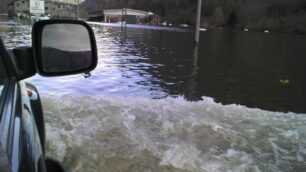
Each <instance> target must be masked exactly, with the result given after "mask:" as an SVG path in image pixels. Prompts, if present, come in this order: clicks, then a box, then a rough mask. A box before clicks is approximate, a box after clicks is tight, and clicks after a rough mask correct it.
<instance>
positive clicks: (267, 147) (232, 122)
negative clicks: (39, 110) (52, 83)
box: [42, 96, 306, 172]
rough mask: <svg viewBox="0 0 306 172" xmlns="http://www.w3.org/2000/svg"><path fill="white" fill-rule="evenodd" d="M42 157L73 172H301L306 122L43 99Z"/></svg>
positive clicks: (284, 116) (204, 105)
mask: <svg viewBox="0 0 306 172" xmlns="http://www.w3.org/2000/svg"><path fill="white" fill-rule="evenodd" d="M42 99H43V107H44V110H45V115H46V122H47V143H48V144H47V145H48V146H47V148H48V153H49V154H50V155H52V156H55V157H57V158H59V159H61V160H63V161H64V163H65V164H66V165H67V166H68V167H69V169H70V170H71V171H194V172H200V171H301V170H303V169H305V168H306V164H305V161H304V160H305V158H306V137H305V136H306V115H305V114H295V113H280V112H269V111H264V110H260V109H250V108H246V107H244V106H239V105H234V104H233V105H222V104H219V103H216V102H214V100H213V99H212V98H207V97H203V100H201V101H197V102H190V101H187V100H185V99H184V98H181V97H179V98H170V97H169V98H165V99H158V100H154V99H150V98H139V97H137V98H136V97H135V98H131V97H99V98H89V97H81V98H71V97H68V96H64V97H52V96H47V97H43V98H42Z"/></svg>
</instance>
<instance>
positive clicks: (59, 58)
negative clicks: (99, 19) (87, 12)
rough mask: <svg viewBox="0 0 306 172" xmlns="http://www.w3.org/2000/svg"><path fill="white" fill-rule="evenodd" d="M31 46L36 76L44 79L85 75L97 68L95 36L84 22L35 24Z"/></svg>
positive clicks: (58, 21) (43, 22)
mask: <svg viewBox="0 0 306 172" xmlns="http://www.w3.org/2000/svg"><path fill="white" fill-rule="evenodd" d="M32 45H33V46H32V47H33V52H34V59H35V63H36V67H37V72H38V73H39V74H41V75H43V76H61V75H70V74H77V73H88V72H90V71H91V70H93V69H94V68H95V67H96V66H97V61H98V57H97V46H96V41H95V36H94V33H93V31H92V29H91V27H90V26H89V25H88V24H87V23H85V22H83V21H78V20H43V21H38V22H36V23H35V24H34V25H33V30H32Z"/></svg>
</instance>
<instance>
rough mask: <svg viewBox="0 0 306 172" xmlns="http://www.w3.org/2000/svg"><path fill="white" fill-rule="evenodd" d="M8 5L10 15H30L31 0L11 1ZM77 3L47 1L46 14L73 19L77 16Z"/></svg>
mask: <svg viewBox="0 0 306 172" xmlns="http://www.w3.org/2000/svg"><path fill="white" fill-rule="evenodd" d="M7 6H8V15H9V17H10V18H13V17H16V16H18V17H20V16H23V17H29V16H31V13H30V0H16V1H13V2H11V3H10V4H8V5H7ZM76 11H77V5H76V4H68V3H61V2H56V1H45V15H48V16H49V17H51V18H67V19H72V18H75V17H76V13H77V12H76Z"/></svg>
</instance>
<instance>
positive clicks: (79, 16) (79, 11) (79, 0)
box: [77, 0, 80, 20]
mask: <svg viewBox="0 0 306 172" xmlns="http://www.w3.org/2000/svg"><path fill="white" fill-rule="evenodd" d="M77 1H78V18H77V20H79V18H80V0H77Z"/></svg>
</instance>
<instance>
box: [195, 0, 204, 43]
mask: <svg viewBox="0 0 306 172" xmlns="http://www.w3.org/2000/svg"><path fill="white" fill-rule="evenodd" d="M201 10H202V0H198V8H197V19H196V28H195V45H196V46H197V45H198V44H199V40H200V22H201Z"/></svg>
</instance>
